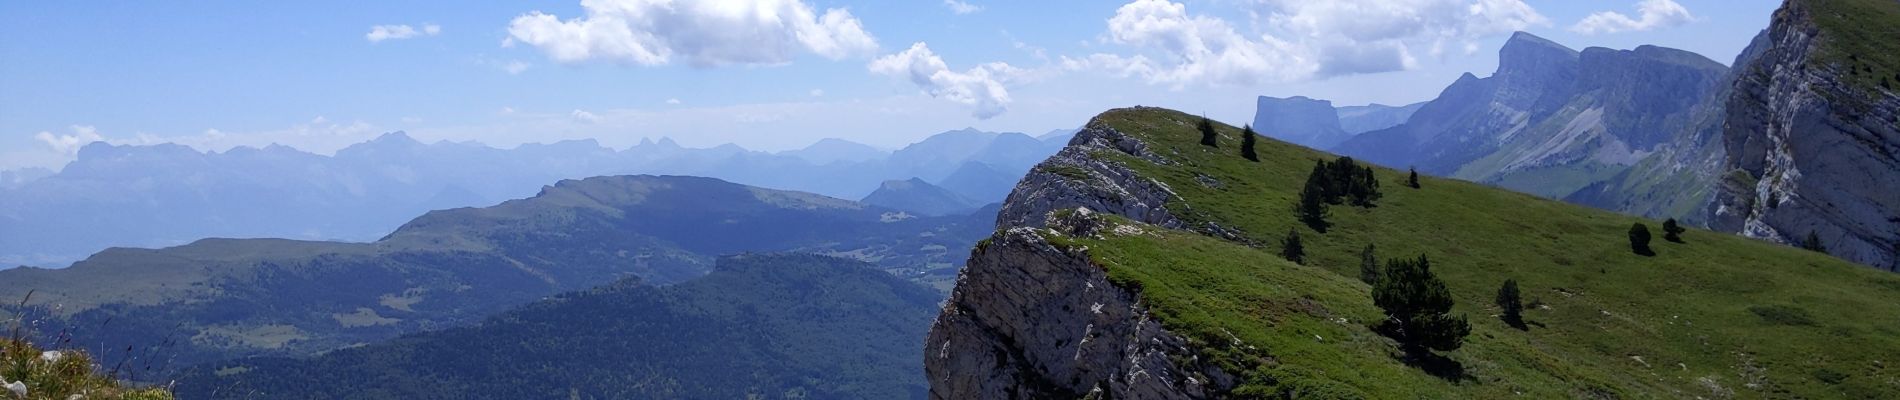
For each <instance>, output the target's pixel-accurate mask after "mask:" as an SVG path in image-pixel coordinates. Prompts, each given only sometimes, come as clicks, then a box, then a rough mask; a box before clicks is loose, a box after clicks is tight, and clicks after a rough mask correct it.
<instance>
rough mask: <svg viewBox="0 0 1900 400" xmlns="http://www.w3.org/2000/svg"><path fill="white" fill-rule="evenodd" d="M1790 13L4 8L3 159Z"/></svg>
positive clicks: (1067, 97)
mask: <svg viewBox="0 0 1900 400" xmlns="http://www.w3.org/2000/svg"><path fill="white" fill-rule="evenodd" d="M668 3H671V4H668ZM953 3H955V4H953ZM1778 5H1779V4H1778V2H1773V1H1766V0H1746V1H1722V0H1716V1H1698V0H1675V1H1669V0H1612V1H1572V0H1339V1H1332V2H1308V1H1294V0H1209V1H1185V2H1179V1H1166V0H1131V1H1010V2H1004V1H991V0H964V1H961V2H949V1H935V0H911V1H837V0H725V1H686V0H677V1H670V2H669V1H666V0H588V1H586V2H582V1H579V0H561V1H532V2H465V1H392V2H361V4H358V3H355V2H353V3H351V4H346V5H339V4H336V3H334V2H301V1H269V2H256V1H186V2H0V93H4V95H0V169H12V168H21V167H50V168H57V167H58V166H60V165H63V164H64V163H65V162H67V161H70V160H71V159H72V157H73V154H74V151H75V149H76V148H77V146H78V145H81V144H83V143H85V142H89V141H93V140H106V141H110V142H114V143H125V144H140V143H159V142H175V143H182V144H187V145H191V146H194V147H198V148H200V149H205V150H224V149H228V148H230V147H232V146H240V145H248V146H261V145H264V144H269V143H281V144H286V145H290V146H293V147H298V148H302V149H306V150H310V151H316V152H320V153H328V152H331V151H334V150H336V149H338V148H340V147H342V146H345V145H348V144H350V143H355V142H360V141H362V140H366V139H368V138H372V137H374V136H376V135H378V134H381V133H383V132H387V131H395V130H404V131H407V132H408V133H409V134H410V135H411V136H414V137H417V138H419V139H422V140H424V141H435V140H452V141H465V140H474V141H479V142H482V143H487V144H491V145H496V146H502V147H507V146H513V145H516V144H519V143H524V142H551V141H557V140H563V139H574V138H596V139H599V140H601V142H602V143H604V144H607V145H610V146H614V147H625V146H628V145H631V144H633V143H636V142H638V141H639V140H640V139H641V138H658V137H662V136H666V137H672V138H674V139H676V140H678V141H679V142H681V143H682V144H685V145H688V146H712V145H717V144H721V143H727V142H733V143H738V144H740V145H743V146H745V147H748V148H754V149H763V150H781V149H788V148H795V147H800V146H803V145H805V144H809V143H811V142H812V141H815V140H817V139H819V138H824V137H839V138H845V139H850V140H854V141H859V142H864V143H868V144H872V145H877V146H884V147H896V146H901V145H902V144H905V143H909V142H912V141H915V140H918V139H920V138H922V137H924V136H927V135H929V134H932V133H935V132H940V131H944V130H949V129H956V128H962V127H966V126H973V127H976V128H980V129H986V130H997V131H1022V132H1029V133H1032V134H1033V133H1040V132H1044V131H1048V130H1052V129H1059V128H1069V127H1074V126H1077V125H1079V124H1081V123H1082V122H1083V121H1085V120H1086V119H1087V118H1088V117H1089V116H1091V115H1093V114H1095V113H1098V112H1100V111H1102V110H1104V109H1107V108H1111V107H1121V106H1129V105H1136V104H1142V105H1160V106H1167V107H1173V108H1177V109H1182V110H1186V111H1191V112H1199V113H1205V114H1207V115H1209V116H1212V117H1215V118H1218V119H1223V120H1227V121H1231V122H1243V121H1246V120H1248V119H1251V118H1252V111H1253V110H1252V107H1253V98H1254V96H1258V95H1274V96H1290V95H1306V96H1310V97H1316V98H1324V99H1331V100H1334V101H1336V102H1337V103H1339V104H1342V105H1356V104H1365V103H1371V102H1378V103H1386V104H1403V103H1410V102H1415V101H1423V100H1428V99H1430V98H1431V97H1434V96H1435V95H1436V94H1437V93H1438V91H1439V90H1441V89H1443V87H1444V86H1445V85H1446V84H1449V83H1450V82H1451V81H1452V80H1454V79H1456V78H1457V77H1458V75H1460V74H1462V73H1465V72H1473V73H1476V74H1478V75H1480V76H1483V75H1488V74H1489V72H1490V71H1491V70H1492V69H1494V68H1495V65H1496V49H1497V47H1498V46H1500V45H1501V44H1502V43H1503V40H1504V39H1505V38H1506V37H1508V36H1509V32H1511V31H1513V30H1519V29H1521V30H1525V31H1529V32H1532V33H1535V34H1538V35H1540V36H1544V37H1547V38H1550V39H1552V40H1555V41H1557V42H1559V43H1564V44H1566V45H1569V46H1571V47H1574V48H1579V49H1581V48H1584V47H1589V46H1603V47H1612V48H1632V47H1635V46H1637V45H1642V44H1655V45H1661V46H1667V47H1676V48H1681V49H1686V50H1690V51H1694V52H1697V53H1701V54H1703V55H1705V56H1708V57H1710V58H1712V59H1715V60H1717V61H1720V62H1723V63H1728V62H1730V61H1732V59H1733V58H1734V56H1735V54H1736V53H1739V52H1740V50H1741V49H1742V47H1743V46H1744V45H1746V44H1747V42H1748V40H1749V39H1750V38H1751V37H1752V36H1753V35H1754V33H1755V32H1757V31H1759V30H1760V29H1762V28H1764V27H1766V26H1767V23H1768V19H1769V16H1770V14H1771V13H1772V11H1773V10H1774V8H1775V7H1777V6H1778ZM959 11H963V12H961V13H960V12H959ZM1604 13H1615V14H1604ZM735 15H747V16H751V17H750V18H735V17H733V16H735ZM378 27H382V28H381V29H380V31H379V29H378ZM372 39H375V40H372ZM918 43H923V45H922V46H916V44H918Z"/></svg>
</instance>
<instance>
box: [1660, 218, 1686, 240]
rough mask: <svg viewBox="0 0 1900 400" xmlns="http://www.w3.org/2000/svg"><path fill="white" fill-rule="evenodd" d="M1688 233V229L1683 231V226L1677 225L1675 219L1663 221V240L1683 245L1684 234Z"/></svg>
mask: <svg viewBox="0 0 1900 400" xmlns="http://www.w3.org/2000/svg"><path fill="white" fill-rule="evenodd" d="M1688 231H1689V230H1688V229H1683V227H1682V225H1681V224H1678V223H1676V219H1675V218H1670V219H1669V220H1667V221H1663V240H1667V241H1671V242H1676V243H1682V233H1683V232H1688Z"/></svg>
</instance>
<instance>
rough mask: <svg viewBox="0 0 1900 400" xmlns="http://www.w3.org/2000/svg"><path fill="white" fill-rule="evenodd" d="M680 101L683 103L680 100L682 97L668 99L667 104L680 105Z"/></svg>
mask: <svg viewBox="0 0 1900 400" xmlns="http://www.w3.org/2000/svg"><path fill="white" fill-rule="evenodd" d="M680 103H681V102H680V99H666V104H667V105H674V106H677V105H680Z"/></svg>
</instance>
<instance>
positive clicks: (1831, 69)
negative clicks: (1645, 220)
mask: <svg viewBox="0 0 1900 400" xmlns="http://www.w3.org/2000/svg"><path fill="white" fill-rule="evenodd" d="M1820 3H1821V2H1810V1H1799V0H1797V1H1789V2H1787V3H1786V4H1784V5H1783V6H1782V8H1781V9H1780V10H1778V11H1777V12H1776V13H1775V18H1774V21H1773V23H1772V24H1771V25H1770V26H1769V29H1768V32H1767V40H1766V48H1765V49H1762V50H1761V51H1760V54H1761V55H1760V56H1759V57H1757V58H1756V59H1754V60H1753V61H1752V62H1750V63H1748V64H1746V65H1742V66H1738V68H1739V69H1741V71H1738V72H1739V80H1738V81H1737V82H1736V84H1735V93H1734V95H1733V96H1730V98H1729V99H1728V113H1727V118H1726V120H1725V121H1724V123H1723V130H1722V137H1723V139H1722V141H1723V146H1724V147H1725V149H1726V151H1727V158H1726V167H1727V168H1728V172H1727V173H1726V174H1725V175H1724V180H1723V181H1722V182H1720V185H1719V186H1718V187H1719V188H1720V189H1719V190H1718V193H1717V196H1716V198H1717V201H1716V202H1715V203H1714V204H1713V205H1712V206H1711V207H1710V213H1711V215H1712V217H1711V220H1712V221H1713V222H1712V227H1714V228H1716V229H1720V230H1727V231H1733V232H1741V233H1742V234H1744V235H1747V236H1751V237H1757V238H1763V239H1768V240H1775V241H1781V242H1786V243H1796V242H1799V241H1800V240H1802V239H1804V238H1806V237H1807V235H1809V234H1810V232H1812V233H1813V234H1814V235H1816V236H1818V237H1819V238H1820V239H1821V241H1822V243H1824V244H1826V245H1827V247H1828V251H1829V253H1830V254H1833V255H1835V256H1838V257H1842V258H1846V259H1848V260H1853V261H1856V262H1860V263H1863V264H1868V265H1874V266H1879V267H1883V268H1891V267H1892V266H1893V263H1894V262H1893V260H1894V259H1895V257H1896V254H1894V252H1893V250H1894V246H1895V243H1896V242H1897V241H1900V157H1896V154H1900V130H1897V129H1896V127H1895V126H1896V125H1897V124H1900V95H1896V93H1895V92H1894V91H1893V90H1892V89H1889V88H1886V87H1882V86H1879V85H1868V84H1864V83H1860V82H1862V81H1861V80H1859V79H1855V78H1854V77H1853V76H1852V75H1855V74H1856V72H1854V71H1855V69H1856V68H1861V67H1858V66H1856V65H1855V63H1854V62H1853V61H1852V60H1854V59H1857V58H1858V57H1860V56H1855V57H1853V58H1847V57H1839V58H1827V57H1828V54H1829V49H1830V46H1844V45H1845V44H1831V43H1830V38H1831V37H1833V36H1831V35H1835V34H1842V35H1841V37H1848V36H1850V35H1845V34H1844V33H1845V32H1830V31H1828V30H1827V29H1823V27H1822V25H1821V24H1818V23H1817V22H1816V19H1817V18H1823V16H1820V15H1817V13H1818V12H1822V10H1816V9H1815V8H1816V7H1819V4H1820ZM1868 3H1882V2H1868ZM1833 6H1839V4H1834V5H1833ZM1868 6H1879V7H1889V9H1888V10H1889V11H1892V10H1893V9H1900V5H1894V4H1891V3H1886V4H1876V5H1868ZM1825 12H1828V13H1839V12H1843V10H1828V11H1825ZM1837 29H1856V27H1853V26H1837ZM1849 54H1850V55H1851V53H1849ZM1867 56H1870V55H1867Z"/></svg>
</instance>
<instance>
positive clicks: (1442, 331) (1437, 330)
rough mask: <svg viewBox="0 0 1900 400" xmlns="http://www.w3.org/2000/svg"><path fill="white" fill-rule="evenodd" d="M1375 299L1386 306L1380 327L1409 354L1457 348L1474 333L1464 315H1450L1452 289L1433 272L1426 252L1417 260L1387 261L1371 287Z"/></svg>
mask: <svg viewBox="0 0 1900 400" xmlns="http://www.w3.org/2000/svg"><path fill="white" fill-rule="evenodd" d="M1372 302H1373V304H1376V305H1378V306H1379V308H1380V309H1383V310H1385V316H1386V320H1385V322H1383V323H1381V324H1380V326H1379V331H1380V332H1381V333H1383V334H1385V335H1387V336H1388V337H1391V338H1393V339H1395V340H1398V342H1399V345H1400V346H1401V347H1402V348H1404V349H1405V350H1406V352H1407V353H1410V354H1418V353H1420V352H1423V351H1424V350H1426V349H1432V350H1439V351H1451V350H1457V349H1458V347H1460V346H1462V345H1464V340H1465V336H1466V335H1469V334H1471V324H1470V323H1469V322H1466V321H1465V318H1464V317H1463V316H1459V317H1452V316H1451V315H1450V313H1451V307H1452V304H1453V299H1452V297H1451V290H1450V289H1447V288H1446V287H1445V281H1442V280H1439V279H1438V276H1437V275H1434V274H1432V269H1431V261H1430V260H1426V259H1425V256H1423V255H1420V256H1418V259H1417V260H1392V261H1390V262H1387V263H1386V264H1385V276H1383V277H1381V278H1379V283H1378V284H1376V285H1373V287H1372Z"/></svg>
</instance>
